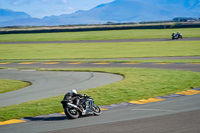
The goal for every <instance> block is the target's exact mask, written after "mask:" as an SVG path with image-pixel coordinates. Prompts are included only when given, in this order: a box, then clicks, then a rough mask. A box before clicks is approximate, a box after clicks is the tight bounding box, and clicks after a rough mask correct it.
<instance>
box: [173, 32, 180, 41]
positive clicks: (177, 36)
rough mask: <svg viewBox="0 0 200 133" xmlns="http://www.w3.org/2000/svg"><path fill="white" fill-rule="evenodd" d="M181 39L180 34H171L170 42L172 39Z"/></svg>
mask: <svg viewBox="0 0 200 133" xmlns="http://www.w3.org/2000/svg"><path fill="white" fill-rule="evenodd" d="M179 38H180V39H183V36H182V35H181V34H180V33H177V34H174V33H173V34H172V40H174V39H179Z"/></svg>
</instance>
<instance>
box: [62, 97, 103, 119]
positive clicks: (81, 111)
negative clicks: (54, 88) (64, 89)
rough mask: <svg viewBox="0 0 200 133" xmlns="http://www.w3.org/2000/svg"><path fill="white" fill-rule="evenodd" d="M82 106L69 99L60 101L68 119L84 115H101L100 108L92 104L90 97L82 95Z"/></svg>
mask: <svg viewBox="0 0 200 133" xmlns="http://www.w3.org/2000/svg"><path fill="white" fill-rule="evenodd" d="M82 100H84V102H83V104H82V108H80V107H78V106H77V105H75V104H74V103H73V101H72V100H71V99H67V100H63V101H61V103H62V105H63V109H64V112H65V115H66V116H67V117H68V118H70V119H76V118H78V117H80V116H84V115H96V116H98V115H101V109H100V108H99V107H98V106H97V105H95V104H94V100H93V99H92V97H90V96H87V95H84V97H83V99H82Z"/></svg>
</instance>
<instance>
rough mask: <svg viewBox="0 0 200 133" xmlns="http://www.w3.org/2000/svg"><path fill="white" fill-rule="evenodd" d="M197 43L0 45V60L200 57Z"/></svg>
mask: <svg viewBox="0 0 200 133" xmlns="http://www.w3.org/2000/svg"><path fill="white" fill-rule="evenodd" d="M199 44H200V41H171V42H169V41H166V42H124V43H76V44H73V43H71V44H70V43H65V44H17V45H16V44H9V45H7V44H1V45H0V60H2V59H76V58H82V59H86V58H87V59H88V58H123V57H163V56H196V55H200V45H199Z"/></svg>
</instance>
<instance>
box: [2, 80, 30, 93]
mask: <svg viewBox="0 0 200 133" xmlns="http://www.w3.org/2000/svg"><path fill="white" fill-rule="evenodd" d="M29 85H30V83H28V82H23V81H18V80H11V79H0V94H2V93H6V92H10V91H15V90H18V89H21V88H24V87H27V86H29Z"/></svg>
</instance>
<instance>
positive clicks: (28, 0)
mask: <svg viewBox="0 0 200 133" xmlns="http://www.w3.org/2000/svg"><path fill="white" fill-rule="evenodd" d="M112 1H114V0H0V8H3V9H10V10H13V11H22V12H25V13H27V14H29V15H31V16H32V17H35V18H42V17H44V16H51V15H60V14H70V13H73V12H75V11H77V10H88V9H91V8H93V7H96V6H97V5H100V4H103V3H109V2H112Z"/></svg>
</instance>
